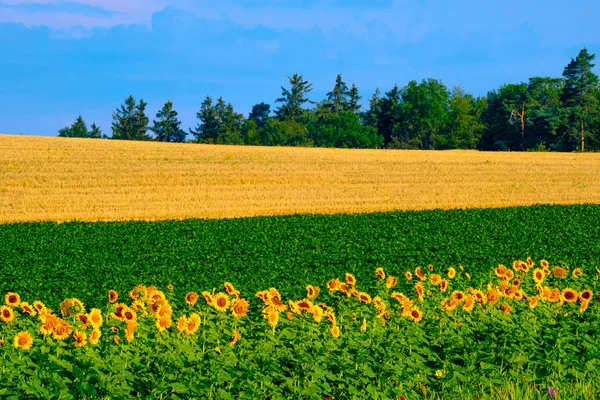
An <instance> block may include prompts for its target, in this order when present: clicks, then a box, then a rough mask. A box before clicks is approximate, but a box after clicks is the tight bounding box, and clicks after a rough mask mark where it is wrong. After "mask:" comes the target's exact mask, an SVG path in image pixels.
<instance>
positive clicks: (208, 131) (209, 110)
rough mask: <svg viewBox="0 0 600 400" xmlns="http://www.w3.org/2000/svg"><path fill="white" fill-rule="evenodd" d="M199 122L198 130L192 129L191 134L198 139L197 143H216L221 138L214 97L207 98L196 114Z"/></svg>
mask: <svg viewBox="0 0 600 400" xmlns="http://www.w3.org/2000/svg"><path fill="white" fill-rule="evenodd" d="M196 117H197V118H198V120H199V122H198V125H196V129H190V133H191V134H192V135H194V136H195V137H196V141H197V142H212V143H215V142H216V141H217V138H218V136H219V116H218V113H217V110H216V109H215V106H214V105H213V100H212V97H210V96H206V98H205V99H204V101H203V102H202V104H201V106H200V111H198V112H197V113H196Z"/></svg>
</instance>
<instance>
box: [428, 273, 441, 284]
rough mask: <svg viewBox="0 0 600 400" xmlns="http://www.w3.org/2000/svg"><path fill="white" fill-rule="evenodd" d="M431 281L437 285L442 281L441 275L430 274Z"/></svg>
mask: <svg viewBox="0 0 600 400" xmlns="http://www.w3.org/2000/svg"><path fill="white" fill-rule="evenodd" d="M431 283H433V284H434V285H435V286H437V285H439V284H440V283H442V276H441V275H439V274H433V275H431Z"/></svg>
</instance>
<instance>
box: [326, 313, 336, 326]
mask: <svg viewBox="0 0 600 400" xmlns="http://www.w3.org/2000/svg"><path fill="white" fill-rule="evenodd" d="M323 316H324V317H325V319H326V320H327V321H329V322H330V323H331V325H335V323H336V319H335V314H334V313H333V312H326V313H325V314H323Z"/></svg>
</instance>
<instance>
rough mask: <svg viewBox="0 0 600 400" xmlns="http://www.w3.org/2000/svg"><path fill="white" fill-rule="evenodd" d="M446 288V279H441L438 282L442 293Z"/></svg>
mask: <svg viewBox="0 0 600 400" xmlns="http://www.w3.org/2000/svg"><path fill="white" fill-rule="evenodd" d="M446 290H448V281H447V280H446V279H442V281H441V282H440V292H442V293H444V292H446Z"/></svg>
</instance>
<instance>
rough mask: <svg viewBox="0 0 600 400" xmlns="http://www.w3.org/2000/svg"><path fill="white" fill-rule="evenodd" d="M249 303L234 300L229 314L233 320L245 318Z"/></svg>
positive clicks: (242, 300)
mask: <svg viewBox="0 0 600 400" xmlns="http://www.w3.org/2000/svg"><path fill="white" fill-rule="evenodd" d="M249 307H250V303H248V301H247V300H245V299H236V300H235V301H234V302H233V305H232V306H231V313H232V314H233V316H234V317H235V318H241V317H245V316H246V314H248V308H249Z"/></svg>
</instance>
